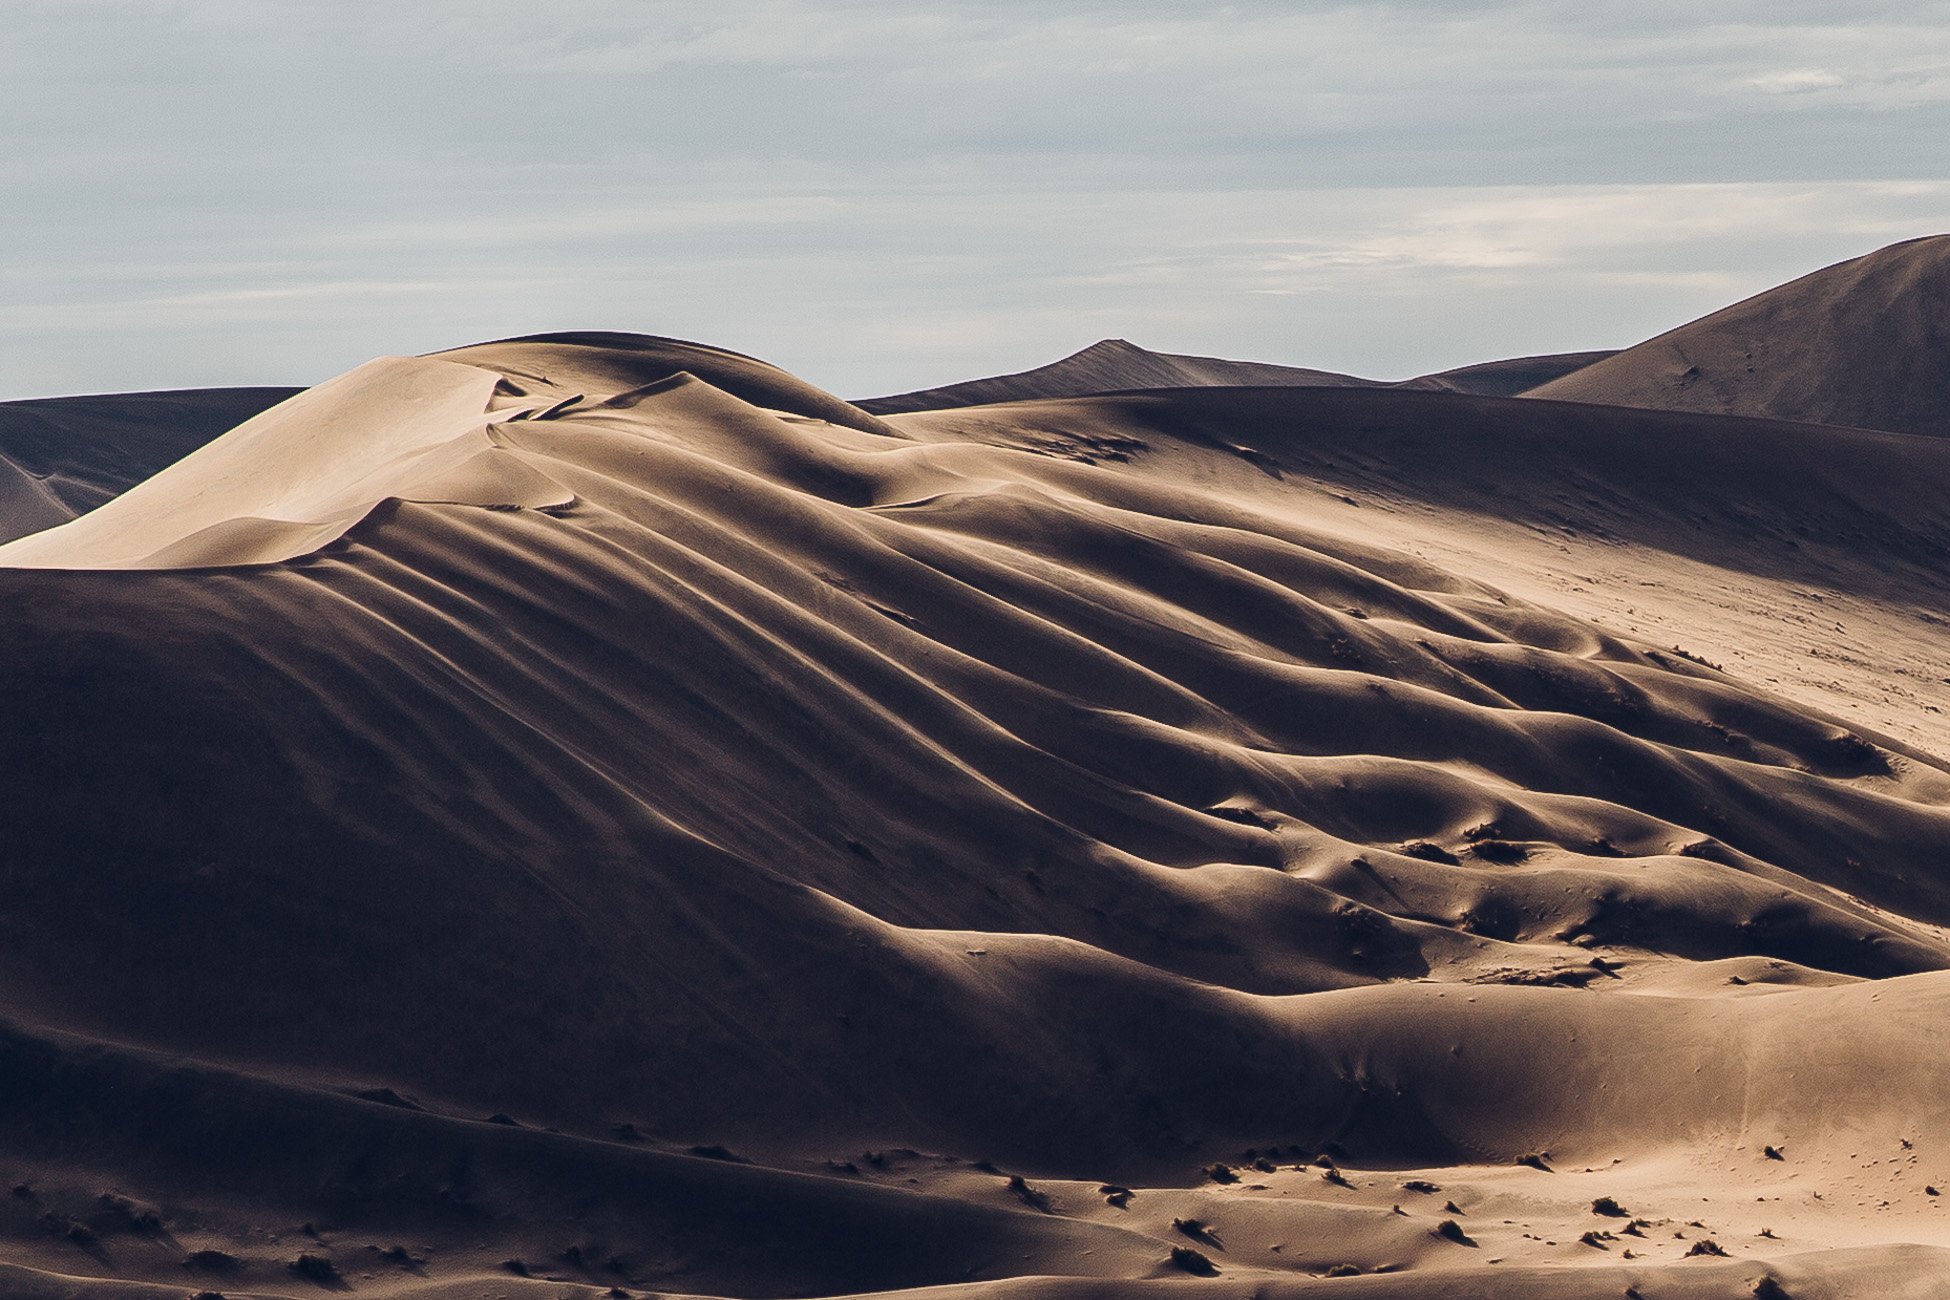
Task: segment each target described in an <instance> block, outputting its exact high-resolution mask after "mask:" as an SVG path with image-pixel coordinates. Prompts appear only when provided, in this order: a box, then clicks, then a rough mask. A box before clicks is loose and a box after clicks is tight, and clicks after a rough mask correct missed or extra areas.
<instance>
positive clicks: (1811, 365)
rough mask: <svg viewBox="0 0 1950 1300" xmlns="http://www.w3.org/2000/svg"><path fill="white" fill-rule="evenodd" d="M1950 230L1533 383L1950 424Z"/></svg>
mask: <svg viewBox="0 0 1950 1300" xmlns="http://www.w3.org/2000/svg"><path fill="white" fill-rule="evenodd" d="M1946 340H1950V235H1934V236H1930V237H1927V238H1923V239H1913V240H1908V241H1905V242H1903V243H1900V244H1893V245H1891V246H1890V247H1888V248H1883V249H1879V250H1878V251H1876V252H1873V253H1870V254H1868V255H1867V256H1864V257H1858V258H1853V259H1851V260H1849V261H1846V262H1840V263H1837V264H1836V265H1834V266H1830V267H1826V268H1824V269H1822V270H1819V271H1816V272H1813V273H1812V274H1810V275H1806V276H1803V277H1801V278H1800V279H1798V280H1794V281H1792V282H1790V283H1788V284H1784V285H1781V286H1779V287H1777V288H1774V289H1770V290H1768V291H1767V292H1765V293H1762V294H1758V295H1756V296H1755V297H1752V298H1748V299H1746V300H1745V301H1742V302H1738V303H1735V304H1734V305H1732V306H1731V307H1726V308H1723V309H1721V310H1720V311H1717V312H1714V313H1713V314H1712V315H1710V316H1706V317H1704V318H1702V319H1700V320H1697V321H1694V322H1692V323H1691V324H1689V325H1682V326H1680V327H1679V328H1678V329H1675V330H1670V331H1668V332H1666V333H1664V334H1661V335H1659V336H1658V337H1657V338H1653V339H1648V340H1647V341H1645V342H1644V343H1641V344H1639V345H1637V346H1636V347H1631V348H1627V349H1626V350H1625V351H1623V352H1620V353H1618V354H1617V355H1615V356H1612V357H1608V358H1606V359H1604V360H1602V361H1598V362H1596V363H1594V364H1592V365H1589V366H1585V367H1583V368H1580V369H1578V370H1575V371H1573V372H1571V373H1570V374H1568V375H1565V376H1563V377H1562V378H1559V379H1554V380H1552V381H1551V382H1549V383H1546V384H1543V385H1541V386H1539V387H1537V388H1535V389H1532V390H1531V395H1532V396H1536V397H1545V398H1552V399H1556V400H1559V401H1570V402H1596V403H1603V404H1607V405H1615V406H1644V407H1655V408H1658V409H1661V410H1671V411H1702V412H1711V413H1715V414H1723V415H1751V416H1762V417H1769V418H1773V419H1782V420H1799V421H1805V422H1809V423H1816V424H1836V425H1853V426H1857V427H1860V428H1868V429H1889V430H1894V431H1896V432H1901V433H1925V434H1931V435H1934V436H1939V437H1940V436H1943V435H1945V434H1950V383H1946V381H1945V378H1944V376H1945V373H1946V361H1950V354H1946Z"/></svg>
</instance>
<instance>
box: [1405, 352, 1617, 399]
mask: <svg viewBox="0 0 1950 1300" xmlns="http://www.w3.org/2000/svg"><path fill="white" fill-rule="evenodd" d="M1616 355H1617V353H1616V352H1614V351H1601V352H1554V353H1551V354H1550V355H1549V356H1541V357H1512V358H1510V359H1509V360H1508V361H1483V362H1479V363H1478V364H1476V365H1473V366H1458V367H1457V368H1456V369H1454V370H1444V371H1440V372H1438V373H1436V374H1433V375H1423V376H1421V377H1420V378H1418V379H1409V380H1404V381H1403V382H1402V383H1401V384H1400V385H1399V387H1402V388H1436V389H1441V390H1443V391H1445V392H1451V393H1472V394H1474V395H1476V396H1478V397H1515V396H1516V395H1517V394H1519V393H1523V392H1528V391H1529V390H1530V389H1533V388H1536V387H1539V386H1540V385H1543V384H1548V383H1550V382H1551V381H1553V380H1557V379H1562V378H1563V377H1564V376H1566V375H1569V374H1573V373H1575V372H1576V371H1579V370H1582V369H1584V368H1585V367H1586V366H1589V365H1594V364H1596V363H1597V362H1600V361H1603V360H1604V359H1605V358H1606V357H1610V356H1616Z"/></svg>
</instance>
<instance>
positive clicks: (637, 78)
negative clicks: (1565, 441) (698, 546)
mask: <svg viewBox="0 0 1950 1300" xmlns="http://www.w3.org/2000/svg"><path fill="white" fill-rule="evenodd" d="M1609 8H1610V9H1612V10H1619V11H1622V12H1607V13H1599V12H1597V11H1598V9H1599V7H1598V6H1593V5H1589V4H1585V3H1578V2H1574V0H1531V2H1528V3H1508V4H1493V3H1481V4H1468V3H1452V4H1438V3H1420V4H1410V3H1402V4H1360V5H1327V4H1315V3H1307V2H1304V0H1302V2H1299V3H1272V2H1271V0H1256V2H1248V3H1235V4H1224V5H1191V4H1173V3H1162V2H1159V0H1150V2H1140V3H1122V4H1109V3H1088V2H1086V0H1044V2H1039V3H1029V2H1027V0H994V2H991V3H973V2H962V3H956V2H953V0H914V2H912V3H891V2H886V3H881V2H865V0H863V2H860V3H815V2H811V0H808V2H804V3H790V2H787V0H716V2H715V3H712V4H708V5H706V4H701V3H698V4H676V3H664V2H662V0H550V2H549V3H546V4H536V3H533V2H532V0H452V2H449V3H437V4H415V3H411V2H410V0H390V2H388V3H380V2H378V0H0V22H4V30H5V31H6V33H7V37H6V40H5V42H4V44H0V144H3V145H4V149H3V150H0V183H4V190H0V194H4V198H0V284H4V292H0V397H21V396H30V395H42V394H52V393H64V392H82V391H102V390H112V389H133V388H141V387H162V386H189V385H200V384H229V383H309V382H315V381H317V380H320V379H323V378H325V377H327V376H329V375H331V374H333V373H336V372H338V371H341V370H344V369H347V368H349V367H350V366H352V365H355V364H357V363H358V362H360V361H363V360H365V359H367V358H368V357H371V356H374V355H378V354H382V353H389V352H420V351H428V350H432V349H436V348H442V347H450V346H456V345H459V344H462V343H468V342H474V341H478V340H481V339H486V338H491V337H497V336H502V335H507V334H514V333H530V332H536V331H541V330H550V329H569V328H588V329H624V330H640V331H643V332H646V333H661V334H673V335H678V336H681V337H688V338H696V339H700V340H703V341H706V342H711V343H716V344H719V345H722V346H726V347H731V348H736V349H739V350H741V351H745V352H751V353H754V354H756V355H759V356H763V357H765V358H767V359H768V360H772V361H775V362H777V363H779V364H781V365H784V366H786V367H787V368H788V369H791V370H794V371H796V372H797V373H799V374H801V375H803V376H804V377H806V378H807V379H810V380H812V381H813V382H815V383H819V384H821V385H823V386H825V387H828V388H831V389H833V390H835V391H838V392H841V393H843V394H846V395H849V396H866V395H870V394H874V393H879V392H884V391H893V390H898V389H906V388H914V387H921V386H925V385H928V384H933V383H939V382H943V381H947V380H953V379H959V378H967V377H970V376H974V375H977V374H986V373H993V372H997V371H1002V370H1010V369H1017V368H1021V367H1024V366H1030V365H1036V364H1040V363H1041V362H1044V361H1048V360H1052V359H1054V358H1055V357H1057V356H1059V355H1062V354H1063V353H1066V352H1069V351H1073V350H1075V349H1076V348H1079V347H1082V346H1083V345H1085V344H1087V343H1090V342H1092V341H1094V340H1095V339H1098V338H1100V337H1105V336H1122V337H1127V338H1130V339H1133V340H1134V341H1136V342H1139V343H1142V344H1145V345H1146V346H1150V347H1155V348H1160V349H1165V350H1172V351H1190V352H1205V353H1212V354H1218V355H1226V356H1235V357H1246V358H1252V359H1258V360H1270V361H1282V362H1288V363H1292V364H1298V365H1313V366H1323V367H1328V368H1334V369H1345V370H1351V371H1355V372H1358V373H1363V374H1368V375H1373V376H1376V377H1381V378H1400V377H1405V376H1407V375H1411V374H1416V373H1420V372H1423V371H1427V370H1433V369H1440V368H1443V367H1447V366H1451V365H1457V364H1462V363H1465V362H1469V361H1475V360H1483V359H1488V358H1491V357H1495V356H1504V355H1515V354H1520V353H1525V352H1535V351H1551V350H1566V349H1577V348H1588V347H1602V346H1616V345H1622V344H1626V343H1631V342H1634V341H1636V340H1638V339H1639V338H1642V337H1645V336H1646V335H1648V334H1651V333H1654V332H1656V331H1658V330H1661V329H1664V328H1667V327H1669V326H1672V325H1675V324H1678V323H1680V322H1682V321H1684V320H1687V319H1690V318H1691V317H1693V316H1697V315H1699V314H1701V313H1703V312H1705V311H1708V310H1711V309H1712V308H1714V307H1717V306H1720V305H1723V304H1724V303H1726V302H1729V301H1732V300H1734V299H1736V298H1739V297H1742V296H1745V295H1746V294H1748V293H1752V292H1755V291H1757V290H1759V289H1762V288H1765V287H1767V286H1768V285H1770V284H1773V283H1777V282H1779V281H1780V280H1783V279H1786V278H1789V277H1791V276H1794V275H1797V274H1800V273H1802V272H1804V271H1807V270H1812V269H1814V268H1815V267H1817V266H1819V265H1822V264H1825V263H1827V262H1832V261H1835V260H1839V259H1841V258H1844V257H1848V256H1852V255H1854V254H1857V253H1861V252H1866V251H1868V250H1869V249H1872V248H1875V247H1877V246H1879V245H1881V244H1884V243H1888V242H1891V241H1894V240H1896V239H1901V238H1907V237H1910V236H1913V235H1921V234H1931V233H1937V232H1939V231H1942V230H1944V229H1946V228H1950V170H1946V163H1947V162H1950V150H1946V148H1945V145H1944V141H1945V140H1950V0H1932V2H1924V3H1904V4H1893V3H1892V4H1882V3H1862V4H1833V3H1831V4H1812V3H1795V2H1794V0H1777V2H1775V3H1758V2H1753V3H1728V4H1717V5H1716V4H1679V3H1669V2H1668V0H1650V2H1648V3H1641V4H1633V5H1625V6H1611V7H1609Z"/></svg>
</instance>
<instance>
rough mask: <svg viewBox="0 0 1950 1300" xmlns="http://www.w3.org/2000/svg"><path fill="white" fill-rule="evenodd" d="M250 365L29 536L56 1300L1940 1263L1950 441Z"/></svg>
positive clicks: (1014, 1292)
mask: <svg viewBox="0 0 1950 1300" xmlns="http://www.w3.org/2000/svg"><path fill="white" fill-rule="evenodd" d="M1601 364H1602V363H1601ZM100 400H104V401H105V400H108V399H100ZM239 410H240V415H249V416H251V418H245V419H242V422H241V423H238V424H237V426H236V427H235V428H233V429H231V430H230V431H229V432H228V433H226V434H224V435H222V436H221V437H216V438H215V439H214V440H212V441H207V442H202V445H201V446H200V449H198V448H197V446H196V443H197V442H201V441H202V440H201V439H197V440H194V441H191V442H190V443H189V445H187V446H184V447H183V448H182V452H180V453H179V455H181V459H180V460H176V463H174V464H172V465H170V467H169V468H167V469H163V470H161V472H159V473H154V474H153V475H152V476H150V477H147V478H146V479H143V480H142V481H140V482H139V483H137V484H136V485H134V486H129V485H128V484H127V483H123V484H119V485H117V486H126V487H127V490H126V491H122V492H120V494H119V495H115V496H114V497H113V499H112V500H109V501H108V502H107V503H106V504H104V505H101V506H99V507H98V508H96V509H94V510H93V511H92V512H90V513H87V514H83V515H81V516H80V517H79V518H78V519H75V520H73V521H72V522H69V523H65V524H60V525H59V526H55V527H51V528H48V529H47V530H46V531H43V532H39V533H35V534H33V535H31V536H24V537H21V538H19V539H18V540H14V541H11V542H9V543H7V544H6V545H4V546H0V600H4V602H5V605H6V608H8V609H9V610H11V611H15V612H14V613H12V614H11V615H10V616H9V617H8V618H7V619H6V620H5V621H4V623H0V710H4V716H5V717H6V718H7V719H8V721H9V726H10V727H11V732H10V735H11V738H12V742H13V743H12V744H10V745H9V746H7V747H6V748H5V749H4V750H0V764H4V765H5V770H4V771H0V818H3V819H4V822H3V823H0V824H4V826H5V827H6V835H5V838H4V840H3V841H0V844H4V850H3V851H0V872H3V873H4V876H3V877H0V884H3V885H4V888H5V890H6V897H7V899H8V906H7V907H6V908H5V909H4V910H0V926H4V932H0V993H3V994H4V1001H0V1102H4V1104H3V1105H0V1176H4V1178H5V1181H4V1182H0V1187H4V1188H11V1189H12V1190H11V1193H10V1194H8V1195H6V1196H5V1197H4V1198H0V1293H4V1294H5V1295H8V1296H15V1295H18V1296H23V1297H76V1296H97V1295H102V1296H128V1297H152V1296H171V1297H184V1296H190V1295H195V1294H197V1293H200V1292H211V1293H219V1294H222V1295H227V1296H296V1297H311V1296H322V1295H325V1294H328V1293H332V1292H343V1293H352V1294H371V1295H375V1296H399V1297H406V1296H412V1297H443V1298H444V1297H463V1296H465V1297H477V1296H505V1297H510V1298H522V1297H529V1296H533V1297H551V1298H554V1297H568V1296H599V1295H605V1294H613V1293H622V1294H630V1295H644V1294H660V1295H692V1296H767V1297H770V1296H788V1295H865V1294H879V1295H889V1294H901V1293H908V1292H914V1293H917V1294H918V1293H921V1292H923V1291H925V1293H926V1294H927V1295H928V1296H929V1297H930V1298H931V1300H941V1298H952V1300H963V1298H967V1300H1002V1298H1004V1297H1009V1298H1014V1297H1023V1298H1024V1300H1029V1298H1031V1297H1034V1298H1036V1300H1067V1298H1069V1297H1077V1298H1078V1300H1083V1298H1085V1297H1088V1298H1090V1300H1097V1298H1099V1297H1102V1298H1104V1300H1109V1298H1110V1297H1130V1296H1137V1297H1148V1296H1157V1297H1170V1296H1187V1295H1208V1296H1213V1297H1226V1298H1227V1300H1233V1298H1235V1297H1236V1298H1237V1300H1249V1298H1267V1297H1284V1296H1294V1297H1315V1296H1339V1295H1345V1296H1350V1297H1405V1298H1412V1300H1437V1298H1438V1297H1478V1298H1481V1300H1491V1298H1492V1297H1494V1298H1496V1300H1504V1298H1506V1297H1516V1298H1519V1300H1584V1298H1585V1297H1596V1296H1606V1297H1627V1298H1629V1297H1640V1298H1641V1300H1679V1298H1680V1297H1685V1298H1688V1300H1706V1298H1708V1297H1712V1298H1715V1300H1718V1298H1722V1297H1756V1296H1759V1297H1780V1296H1789V1297H1795V1298H1797V1300H1806V1298H1808V1297H1823V1298H1833V1297H1864V1298H1867V1297H1918V1298H1922V1297H1938V1296H1944V1295H1946V1294H1950V1217H1946V1216H1950V1210H1946V1209H1945V1208H1944V1200H1945V1197H1944V1196H1943V1195H1942V1194H1941V1193H1943V1192H1944V1191H1945V1190H1946V1189H1950V1092H1946V1090H1945V1089H1944V1087H1943V1081H1944V1079H1945V1077H1946V1071H1950V1046H1946V1045H1945V1041H1944V1038H1943V1035H1942V1033H1941V1028H1942V1026H1943V1024H1944V1023H1945V1019H1946V1016H1950V930H1946V929H1945V927H1946V926H1950V870H1947V869H1946V865H1947V864H1950V763H1947V762H1946V758H1947V757H1950V729H1946V728H1945V726H1944V725H1943V719H1942V715H1941V714H1940V713H1938V712H1936V710H1937V709H1940V708H1943V707H1946V706H1950V699H1946V697H1945V692H1946V691H1947V690H1950V686H1946V685H1945V681H1944V679H1946V678H1950V663H1945V662H1944V657H1945V653H1946V652H1945V650H1944V648H1943V644H1942V643H1943V640H1944V637H1943V635H1942V633H1943V620H1945V619H1950V592H1947V591H1946V585H1945V584H1946V582H1950V578H1946V576H1945V573H1946V570H1945V565H1944V560H1945V558H1946V556H1950V441H1945V440H1941V439H1936V438H1930V437H1924V436H1916V435H1911V434H1902V433H1871V432H1865V431H1863V430H1860V429H1851V428H1831V427H1821V426H1818V425H1813V424H1807V423H1783V422H1774V421H1764V420H1755V419H1744V418H1736V417H1733V416H1723V415H1706V414H1696V413H1673V412H1661V411H1643V410H1630V409H1623V408H1617V407H1600V406H1593V405H1589V404H1574V403H1567V402H1552V401H1542V400H1535V399H1531V398H1523V399H1512V398H1508V397H1501V396H1479V395H1472V394H1470V393H1466V392H1461V391H1453V390H1452V391H1426V390H1421V391H1418V390H1417V389H1415V388H1413V387H1392V388H1382V387H1369V388H1352V387H1339V388H1335V387H1241V386H1237V385H1225V384H1218V385H1203V386H1200V385H1192V386H1186V385H1179V386H1175V387H1170V388H1165V389H1160V390H1158V391H1154V392H1143V393H1125V394H1121V395H1111V396H1057V397H1051V398H1042V399H1037V400H1012V401H1010V402H1007V403H1004V404H1000V405H993V404H992V405H985V406H977V407H945V408H943V409H934V410H925V411H923V410H914V411H910V412H907V413H892V412H889V413H884V414H880V415H876V414H872V413H869V412H867V411H864V410H862V409H861V408H859V407H857V406H853V405H849V404H847V403H845V402H842V401H840V400H839V399H837V398H835V397H832V396H831V395H828V394H826V393H823V392H820V391H819V390H817V389H816V388H813V387H811V386H810V385H807V384H805V383H803V382H801V381H799V380H797V379H794V378H793V377H791V376H789V375H786V374H784V373H782V372H780V371H777V370H775V369H773V368H771V367H769V366H767V365H765V364H764V363H762V362H759V361H756V360H753V359H751V358H748V357H742V356H739V355H737V354H734V353H728V352H723V351H720V350H717V349H712V348H706V347H701V346H697V345H690V344H683V343H679V342H676V341H674V340H668V339H650V338H640V337H636V336H627V335H596V334H590V335H557V336H545V337H537V338H532V339H522V340H509V341H504V342H500V343H494V344H484V345H479V346H476V347H471V348H461V349H457V350H455V351H452V352H447V353H443V354H440V355H439V356H437V357H431V358H386V359H381V360H379V361H375V362H372V363H369V364H368V365H366V366H362V367H360V368H358V369H357V370H355V371H353V372H351V373H350V374H348V375H345V376H342V377H340V378H339V379H336V380H333V381H331V382H330V383H327V384H324V385H321V386H319V387H318V388H315V389H312V390H308V391H307V392H305V393H303V394H300V395H298V396H296V397H293V398H292V399H291V400H289V401H287V402H284V403H283V404H281V405H278V406H275V407H272V408H271V409H269V410H265V411H262V413H261V414H253V413H251V412H249V411H244V410H242V409H241V408H239ZM206 436H207V435H206ZM112 442H113V440H112V439H110V440H109V443H112ZM109 443H105V444H104V445H109ZM77 445H80V444H79V443H78V444H77ZM183 453H187V454H183ZM8 454H9V456H10V457H11V456H13V452H12V451H11V450H9V452H8ZM169 459H175V458H174V457H171V458H169ZM131 463H132V462H131ZM110 490H112V489H110ZM1675 645H1676V646H1678V647H1680V649H1679V650H1675V649H1674V648H1673V647H1674V646H1675ZM1704 660H1711V661H1713V663H1708V662H1702V661H1704ZM1715 663H1717V664H1721V665H1723V666H1718V667H1716V666H1714V664H1715Z"/></svg>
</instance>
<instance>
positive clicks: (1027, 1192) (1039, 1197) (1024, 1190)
mask: <svg viewBox="0 0 1950 1300" xmlns="http://www.w3.org/2000/svg"><path fill="white" fill-rule="evenodd" d="M1009 1193H1010V1195H1012V1196H1014V1197H1015V1198H1016V1199H1017V1200H1018V1201H1021V1202H1022V1203H1023V1204H1024V1205H1027V1206H1028V1207H1029V1208H1030V1209H1032V1210H1040V1211H1042V1212H1043V1213H1044V1214H1054V1213H1056V1211H1055V1210H1053V1209H1051V1208H1050V1203H1049V1197H1047V1196H1045V1195H1044V1194H1043V1193H1041V1192H1039V1191H1037V1190H1036V1189H1035V1188H1034V1187H1031V1186H1030V1185H1029V1183H1028V1181H1027V1180H1026V1179H1024V1178H1023V1176H1022V1175H1021V1174H1011V1175H1010V1176H1009Z"/></svg>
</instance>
